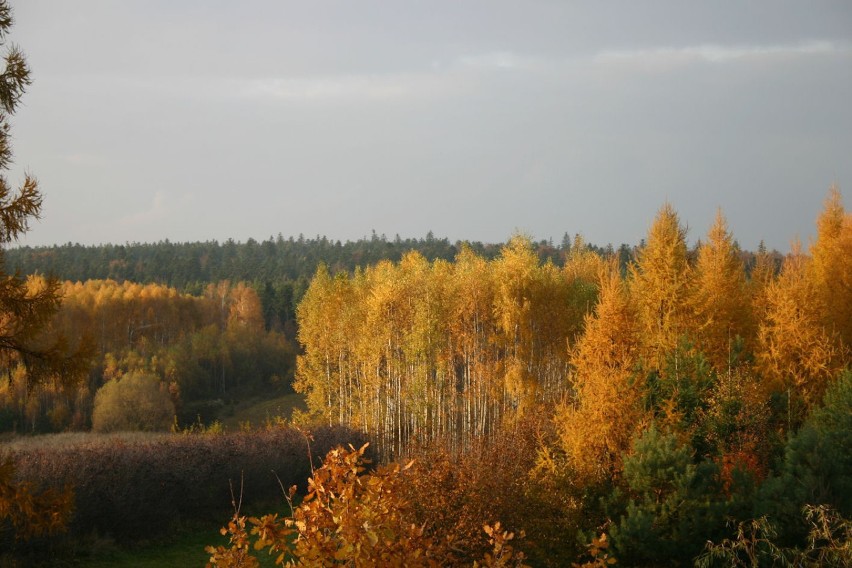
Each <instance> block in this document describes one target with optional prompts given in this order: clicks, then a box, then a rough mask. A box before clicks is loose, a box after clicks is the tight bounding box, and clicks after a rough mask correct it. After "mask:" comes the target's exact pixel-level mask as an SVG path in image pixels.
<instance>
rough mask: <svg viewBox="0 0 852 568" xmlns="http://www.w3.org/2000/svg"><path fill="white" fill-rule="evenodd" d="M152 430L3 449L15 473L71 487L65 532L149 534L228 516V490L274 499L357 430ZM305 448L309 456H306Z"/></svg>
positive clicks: (250, 500) (358, 440) (358, 439)
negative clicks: (89, 440)
mask: <svg viewBox="0 0 852 568" xmlns="http://www.w3.org/2000/svg"><path fill="white" fill-rule="evenodd" d="M310 438H311V441H310V442H309V440H308V435H306V434H305V433H302V432H300V431H297V430H295V429H292V428H269V429H266V430H259V431H253V432H240V433H233V434H219V435H210V434H200V435H199V434H195V435H171V436H154V437H150V438H141V439H140V438H129V439H125V438H122V437H109V438H106V439H104V441H102V442H95V443H85V444H77V445H66V446H60V447H55V446H49V445H41V446H33V447H31V448H30V447H27V446H26V445H24V446H19V447H17V448H15V449H14V450H12V451H10V452H7V454H8V455H10V457H12V459H14V461H15V463H16V466H17V472H16V474H17V476H18V477H19V478H20V479H29V480H33V479H35V480H40V481H41V482H42V483H43V484H44V485H45V486H48V487H49V486H56V487H65V486H69V485H70V487H72V489H73V492H74V513H73V516H72V519H71V522H70V527H69V528H70V532H71V534H72V536H75V537H80V536H84V535H89V534H95V533H96V534H98V535H109V536H111V537H113V538H115V539H116V540H118V541H123V542H127V541H135V540H140V539H145V540H147V539H150V538H152V537H155V536H157V535H158V534H162V533H165V532H168V531H169V530H170V529H171V528H172V527H174V526H175V525H176V524H178V523H181V522H185V521H197V520H209V519H211V518H217V517H221V516H222V515H223V514H227V512H228V510H229V506H230V503H231V491H232V488H233V489H234V491H242V495H243V503H245V504H246V506H249V507H251V506H252V505H259V504H266V503H270V502H272V501H274V500H276V499H277V500H279V501H280V500H281V499H282V493H281V487H282V486H283V487H289V486H291V485H297V486H299V487H300V488H304V487H305V483H306V480H307V479H308V477H309V476H310V474H311V463H312V462H313V463H315V464H319V463H322V457H323V456H324V455H325V454H326V453H327V452H328V451H329V450H330V449H331V448H333V447H335V446H337V445H340V444H349V443H351V444H359V445H360V444H363V443H364V442H365V441H366V440H365V439H364V437H363V436H362V435H360V434H358V433H356V432H354V431H351V430H348V429H346V428H342V427H322V428H316V429H314V430H313V431H312V432H311V433H310ZM309 453H310V456H309Z"/></svg>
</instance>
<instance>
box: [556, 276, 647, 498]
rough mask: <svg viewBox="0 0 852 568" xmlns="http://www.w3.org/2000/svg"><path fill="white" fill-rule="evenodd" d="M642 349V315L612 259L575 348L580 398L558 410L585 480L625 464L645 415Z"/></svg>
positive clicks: (576, 470)
mask: <svg viewBox="0 0 852 568" xmlns="http://www.w3.org/2000/svg"><path fill="white" fill-rule="evenodd" d="M639 349H640V342H639V327H638V322H637V315H636V313H635V310H634V308H633V306H632V305H631V302H630V298H629V297H628V294H627V290H626V287H625V284H624V282H623V281H622V280H621V277H620V275H619V273H618V267H617V266H616V264H615V263H614V262H612V263H610V264H609V266H608V267H606V268H605V269H602V270H601V275H600V300H599V302H598V304H597V306H596V307H595V309H594V313H592V314H589V315H587V316H586V325H585V332H584V334H583V336H582V337H581V338H580V340H579V342H578V343H577V345H576V347H575V349H574V350H573V353H572V355H573V356H572V363H573V366H574V369H575V389H576V400H575V401H572V402H570V403H565V404H562V405H560V407H559V408H558V410H557V412H556V416H555V422H556V426H557V431H558V434H559V445H560V446H561V449H562V451H563V452H564V453H565V456H566V458H567V461H568V467H569V468H570V470H571V471H572V473H573V474H574V475H576V476H577V479H578V480H580V482H581V483H583V484H588V483H594V482H597V481H603V480H604V479H606V478H607V477H608V476H610V475H612V474H614V473H616V472H617V471H619V470H620V468H621V455H622V453H624V452H625V451H627V450H628V448H629V446H630V440H631V439H632V437H633V434H634V432H635V429H636V428H637V426H638V425H639V424H640V423H641V421H642V418H643V410H642V404H641V385H640V384H639V383H638V382H636V381H637V377H638V376H639V375H638V374H634V371H635V367H636V364H637V361H638V356H639Z"/></svg>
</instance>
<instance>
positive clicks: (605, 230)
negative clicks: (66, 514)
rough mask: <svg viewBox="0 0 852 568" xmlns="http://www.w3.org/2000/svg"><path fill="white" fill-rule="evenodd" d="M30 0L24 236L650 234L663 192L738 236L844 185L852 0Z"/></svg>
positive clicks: (23, 130)
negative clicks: (33, 218)
mask: <svg viewBox="0 0 852 568" xmlns="http://www.w3.org/2000/svg"><path fill="white" fill-rule="evenodd" d="M14 7H15V14H16V17H17V24H16V26H15V28H14V29H13V33H12V36H11V39H12V40H13V41H15V42H16V43H19V44H20V45H21V46H22V48H23V49H24V51H25V52H26V53H27V54H28V57H29V59H30V63H31V65H32V67H33V70H34V79H35V83H34V84H33V86H32V88H31V89H30V92H29V93H28V94H27V96H26V97H25V103H24V107H23V108H22V109H21V111H20V112H19V114H18V116H17V117H16V119H15V124H14V127H13V128H14V134H15V150H16V155H17V157H18V165H19V166H20V167H21V168H24V167H26V168H28V169H30V170H32V171H33V172H35V173H36V174H37V175H38V176H39V178H40V180H41V182H42V188H43V190H44V192H45V195H46V209H45V219H44V221H43V222H41V223H39V224H38V225H36V227H35V228H34V230H33V231H31V233H30V234H29V235H28V236H27V238H26V242H28V243H33V244H38V243H53V242H65V241H69V240H70V241H81V242H123V241H126V240H160V239H164V238H169V239H172V240H197V239H209V238H216V239H220V240H224V239H227V238H229V237H234V238H237V239H245V238H248V237H254V238H265V237H267V236H269V235H274V234H277V233H279V232H281V233H283V234H284V235H290V234H298V233H304V234H306V235H315V234H325V235H328V236H329V237H331V238H335V239H338V238H339V239H347V238H358V237H360V236H364V235H368V234H369V233H370V231H371V230H373V229H375V230H376V231H377V232H378V233H380V234H381V233H385V234H387V235H388V236H392V235H394V234H396V233H399V234H400V235H403V236H420V235H425V233H426V232H427V231H428V230H433V231H434V232H435V233H436V234H438V235H447V236H449V237H450V238H452V239H456V238H459V239H475V240H490V241H497V240H503V239H505V238H506V237H507V236H508V235H509V234H510V233H511V232H512V231H514V230H515V229H522V230H526V231H527V232H529V233H531V234H533V235H535V236H537V237H539V238H547V237H554V238H555V239H557V240H558V239H559V238H561V235H562V233H563V232H565V231H568V232H572V233H573V232H582V233H583V234H585V235H586V237H587V239H588V240H590V241H592V242H597V243H606V242H613V243H615V244H618V243H620V242H630V243H635V242H637V241H638V240H639V239H640V238H641V237H642V236H643V234H644V232H645V230H646V229H647V227H648V225H649V224H650V222H651V219H652V218H653V215H654V213H655V212H656V210H657V208H658V207H659V206H660V205H661V204H662V203H663V201H664V200H669V201H671V202H672V203H673V204H674V205H675V207H676V208H677V209H678V210H679V211H680V213H681V216H682V218H683V220H684V222H686V223H688V224H689V225H690V228H691V231H690V236H691V238H693V239H695V238H698V237H699V236H701V234H702V233H703V232H704V231H705V230H706V228H707V226H708V225H709V224H710V222H711V221H712V219H713V215H714V214H715V209H716V207H717V206H721V207H722V208H723V210H724V211H725V213H726V215H727V216H728V217H729V220H730V225H731V228H732V230H733V231H734V234H735V236H736V237H737V238H739V240H740V241H741V242H742V243H743V245H744V246H748V247H754V246H756V244H757V242H758V240H760V239H765V240H766V241H767V242H768V243H769V244H770V246H775V247H778V248H786V246H787V243H788V241H789V239H790V238H792V237H793V236H794V234H796V233H798V234H800V235H802V236H803V237H807V235H809V234H812V233H813V230H814V228H813V220H814V217H815V215H816V214H817V212H818V210H819V208H820V207H821V202H822V199H823V197H824V195H825V193H826V190H827V188H828V185H829V184H830V183H831V182H832V181H839V182H840V185H841V189H846V188H848V187H852V182H850V181H849V180H850V179H852V163H850V161H849V160H848V148H850V147H852V110H850V106H849V104H848V101H849V100H852V31H850V30H852V9H850V8H849V6H848V4H846V3H841V2H817V3H799V2H750V3H748V4H742V3H739V2H713V3H706V4H701V5H696V4H694V3H689V4H686V3H680V2H648V3H642V4H641V5H640V4H636V3H633V2H623V3H614V4H613V3H559V2H556V3H551V2H508V1H505V2H504V1H497V2H493V1H489V2H484V1H483V2H478V1H471V2H463V3H460V2H416V1H412V2H399V3H396V2H394V3H387V2H375V1H370V0H367V1H365V2H357V3H352V2H337V1H330V2H310V3H303V2H299V3H296V2H271V1H260V0H256V1H247V2H244V3H233V2H224V1H218V0H216V1H206V2H201V1H191V0H187V1H185V2H166V1H153V0H151V1H144V2H143V1H141V0H140V1H127V2H111V1H107V0H100V1H99V0H81V1H80V2H75V3H66V2H58V1H51V0H28V1H27V2H19V3H17V5H15V6H14ZM19 173H20V172H19V171H16V172H13V174H19ZM846 191H847V194H848V195H852V191H850V190H849V189H846ZM847 203H848V204H849V206H850V208H852V199H849V198H847Z"/></svg>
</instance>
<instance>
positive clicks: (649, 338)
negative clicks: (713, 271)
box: [630, 203, 690, 369]
mask: <svg viewBox="0 0 852 568" xmlns="http://www.w3.org/2000/svg"><path fill="white" fill-rule="evenodd" d="M689 279H690V268H689V264H688V262H687V255H686V231H685V229H684V228H683V227H681V224H680V221H679V219H678V216H677V213H675V211H674V209H673V208H672V206H671V205H670V204H669V203H666V204H665V205H663V207H662V208H661V209H660V211H659V212H658V213H657V217H656V218H655V219H654V223H653V225H651V229H650V230H649V231H648V238H647V242H646V244H645V246H644V247H642V248H640V249H639V251H638V253H637V260H636V263H635V264H633V265H632V266H631V267H630V293H631V296H632V298H633V301H634V302H635V305H636V308H637V310H638V315H639V322H640V325H641V329H642V342H643V345H644V353H643V355H644V357H645V364H646V365H647V366H649V367H650V368H651V369H659V368H661V367H662V366H663V364H664V360H665V355H666V353H667V352H669V351H671V350H672V349H674V348H675V347H676V345H677V342H678V338H679V337H680V336H681V335H682V334H684V333H685V332H686V331H687V326H688V323H689V322H688V315H689V309H688V305H689V297H690V286H689V285H690V281H689Z"/></svg>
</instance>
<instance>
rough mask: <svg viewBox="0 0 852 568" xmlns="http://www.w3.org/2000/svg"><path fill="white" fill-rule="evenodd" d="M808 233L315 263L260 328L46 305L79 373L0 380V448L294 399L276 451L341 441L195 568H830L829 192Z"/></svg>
mask: <svg viewBox="0 0 852 568" xmlns="http://www.w3.org/2000/svg"><path fill="white" fill-rule="evenodd" d="M817 231H818V232H817V235H816V237H815V239H813V240H812V242H811V243H810V244H809V246H808V247H807V249H805V248H804V247H803V246H802V245H801V244H799V243H798V242H794V244H793V246H792V249H791V251H790V252H789V253H788V254H787V255H785V256H783V257H782V256H780V255H778V254H777V253H770V252H768V251H766V250H765V249H763V248H762V247H761V249H760V250H758V251H757V252H756V253H754V254H751V253H746V252H744V251H741V250H740V249H739V247H738V245H737V244H736V241H735V240H734V237H733V235H732V234H731V232H730V231H729V229H728V226H727V223H726V221H725V218H724V216H723V215H722V213H721V211H720V212H718V214H717V217H716V219H715V222H714V224H713V226H712V228H711V229H710V231H709V232H708V234H707V235H706V236H705V237H704V238H702V239H701V240H699V242H698V244H697V245H696V246H694V247H692V248H690V247H688V246H687V241H686V231H685V229H684V227H683V225H682V223H681V221H680V220H679V218H678V215H677V213H676V211H675V210H674V208H673V207H672V206H671V205H670V204H664V205H663V206H662V207H661V209H660V210H659V212H658V214H657V216H656V218H655V219H654V221H653V223H652V224H651V227H650V229H649V231H648V234H647V236H646V238H645V239H644V240H643V242H642V243H640V245H638V246H636V247H634V248H632V249H630V259H629V260H627V261H626V262H624V261H623V258H622V257H621V255H620V254H618V253H617V252H614V251H612V250H611V249H609V250H607V249H597V248H595V247H590V246H588V245H586V244H585V243H584V242H583V240H582V238H580V237H579V236H578V237H576V238H575V239H573V240H572V241H571V242H570V243H566V244H565V246H560V247H559V248H558V249H555V250H557V251H558V255H556V256H558V258H559V261H558V262H554V259H553V258H552V257H550V256H545V257H544V259H543V257H542V255H541V246H542V245H541V243H535V242H533V241H532V240H531V239H529V238H528V237H525V236H523V235H516V236H514V237H512V238H511V239H510V240H509V241H508V242H507V243H505V244H503V245H501V246H500V247H499V251H498V252H497V253H496V254H493V255H486V254H483V253H482V252H478V251H477V250H475V249H474V248H473V247H471V246H466V245H464V244H460V245H459V247H458V250H457V252H456V253H455V256H454V257H453V258H451V259H450V260H447V259H445V258H443V257H440V256H435V257H434V258H432V259H431V260H430V259H429V258H427V257H426V256H425V254H424V253H422V252H420V251H418V250H416V249H412V250H410V251H408V252H406V253H404V254H402V255H401V256H400V257H399V258H398V259H396V260H394V259H393V258H387V259H381V260H379V261H378V262H375V263H373V264H367V265H365V266H363V267H361V266H356V267H355V268H354V269H353V270H347V269H338V270H336V271H333V270H332V269H330V268H329V265H328V264H326V263H324V262H321V261H320V262H318V267H317V269H316V271H315V273H314V275H313V276H312V278H311V279H310V280H309V282H308V284H307V286H306V288H305V290H304V292H303V293H302V294H301V298H300V299H299V300H298V301H297V300H295V299H294V295H293V293H292V288H287V289H286V290H287V292H286V294H285V296H286V297H287V298H288V299H289V301H290V302H292V303H291V304H290V305H285V306H283V307H282V306H279V308H278V309H276V308H275V307H274V306H271V305H269V304H268V303H264V298H266V301H267V302H269V301H270V300H269V299H270V298H271V299H273V300H274V299H275V295H274V294H273V295H268V296H264V295H263V291H264V289H265V285H261V286H258V285H257V283H254V284H252V283H246V282H238V283H236V284H232V283H230V282H228V281H222V282H218V283H208V284H207V285H206V286H205V287H204V288H203V291H202V293H201V294H199V295H194V294H191V293H189V292H186V291H178V290H177V289H176V288H173V287H170V286H167V285H165V284H157V283H148V284H139V283H133V282H130V281H127V280H124V281H120V282H119V281H116V280H87V281H85V282H76V283H72V282H69V281H66V282H64V283H61V284H59V285H58V286H59V287H58V288H57V291H58V293H59V294H60V296H61V298H62V302H61V305H59V306H58V307H57V308H56V310H55V312H54V313H53V315H52V316H51V318H50V319H49V322H47V324H46V325H45V326H44V328H43V329H42V331H41V334H42V335H41V339H40V341H42V342H47V343H48V344H57V345H62V346H63V349H65V350H66V351H67V353H68V354H69V356H71V354H73V356H75V357H83V358H85V361H86V366H85V368H84V372H83V373H82V376H83V377H84V378H83V380H81V381H77V382H73V381H72V382H67V381H65V382H64V381H40V382H38V384H32V383H33V381H32V380H31V379H30V378H29V377H28V373H27V370H26V368H25V366H23V365H21V364H10V365H8V366H7V380H6V381H4V383H3V386H2V388H0V397H2V398H0V400H2V404H3V410H2V414H1V415H0V416H2V422H1V423H0V424H2V425H3V427H4V429H6V430H13V431H16V432H19V433H24V432H30V433H37V432H63V431H72V430H81V431H88V430H92V431H95V432H110V431H126V430H143V431H144V430H147V431H156V430H159V431H169V430H176V431H181V429H187V428H188V429H189V430H188V431H191V430H192V429H193V428H199V429H200V431H201V432H203V431H204V429H205V428H210V424H211V423H212V422H213V421H214V420H215V419H217V418H218V417H221V416H223V415H224V414H225V413H227V409H228V405H232V404H234V402H235V401H236V400H239V399H240V398H241V397H248V396H260V397H267V396H273V395H274V394H275V393H279V392H292V391H293V390H295V391H296V392H298V393H302V394H303V395H304V396H305V398H306V403H307V410H306V411H304V412H297V413H296V414H295V415H294V418H293V420H295V421H296V423H297V424H300V425H301V426H299V427H300V428H311V429H314V430H315V429H316V428H320V427H323V426H324V427H337V428H339V427H343V428H345V429H346V430H341V431H340V432H350V433H351V434H349V436H350V437H351V436H355V435H356V434H357V436H358V437H359V438H358V439H360V440H361V443H360V444H359V443H357V442H356V443H355V444H353V446H351V447H350V449H349V450H347V449H346V447H347V446H346V445H345V444H344V445H343V446H342V447H339V448H338V449H336V450H334V451H333V452H331V453H329V454H328V456H327V458H326V461H325V463H324V464H322V465H320V456H317V461H316V462H315V463H314V465H313V466H312V467H311V468H310V470H308V471H309V473H305V474H304V475H305V478H307V477H309V476H310V477H311V479H310V481H309V482H308V485H307V486H304V485H303V483H304V481H302V482H300V481H298V480H294V481H293V484H294V489H293V490H292V491H291V492H289V493H285V497H286V499H289V500H290V505H289V508H290V509H289V513H287V512H284V513H280V510H279V509H276V510H279V513H275V514H272V515H266V516H251V517H250V516H246V515H245V514H244V513H242V512H241V511H240V510H239V509H237V510H235V511H233V514H234V517H233V519H232V520H231V522H230V523H228V525H227V527H226V528H225V529H223V532H224V533H225V534H226V535H227V536H228V538H229V539H230V544H229V545H228V544H220V545H217V546H213V545H211V546H210V547H209V548H208V552H209V554H210V562H211V565H216V566H232V565H233V566H251V565H254V564H253V562H254V559H253V557H252V556H251V553H250V552H249V551H250V550H251V549H252V547H255V548H257V549H269V551H270V553H276V554H278V555H279V556H278V559H279V561H280V563H281V564H286V563H288V562H289V563H295V564H296V565H315V564H314V563H312V562H318V563H319V564H320V565H325V564H323V563H322V562H320V561H319V560H318V559H322V558H334V557H337V558H339V559H340V558H351V559H355V560H352V565H364V566H368V565H375V564H376V563H379V564H382V563H384V562H388V563H399V564H400V565H406V566H408V565H424V566H430V565H435V566H444V565H471V563H472V562H474V561H477V562H479V565H494V566H497V565H501V566H515V565H517V566H520V565H530V566H565V565H570V564H571V563H575V564H576V565H590V566H593V565H609V564H613V563H618V564H622V565H627V566H658V565H691V564H694V563H695V564H697V565H701V566H727V565H754V566H758V565H760V566H762V565H783V563H785V562H790V563H798V564H799V565H814V566H819V565H832V564H834V565H843V563H844V562H848V561H849V554H850V548H849V547H850V544H849V543H850V540H849V536H850V534H849V533H850V530H852V526H850V522H849V519H850V514H852V510H850V509H852V501H850V495H852V473H850V472H852V423H850V420H852V372H850V358H852V352H850V342H852V294H849V290H850V287H852V261H850V259H852V255H850V253H852V215H850V214H849V213H847V212H846V211H845V209H844V206H843V202H842V196H841V194H840V191H839V189H838V188H836V187H832V188H831V190H830V192H829V195H828V197H827V198H826V201H825V204H824V208H823V211H822V213H821V214H820V216H819V218H818V219H817ZM285 242H286V241H285ZM278 282H280V281H278ZM287 282H288V283H289V282H291V281H287ZM25 283H26V289H27V294H29V295H35V294H37V293H38V292H39V291H40V290H44V289H45V288H46V287H48V286H49V281H48V280H47V279H46V278H45V277H44V276H40V275H37V274H36V275H30V276H28V277H27V278H26V280H25ZM270 286H271V287H272V288H273V289H275V286H276V284H275V282H272V283H270ZM280 314H291V315H290V316H289V317H285V318H284V320H283V321H282V319H281V315H280ZM69 339H72V340H71V341H69ZM139 408H143V409H144V410H143V412H136V410H137V409H139ZM193 425H194V426H193ZM270 427H272V428H273V429H274V428H276V427H279V428H280V427H283V428H290V427H291V426H287V425H285V423H283V422H281V423H280V426H267V428H270ZM256 432H257V434H256V435H258V436H260V435H261V434H262V433H263V432H271V430H267V429H264V428H261V429H259V430H256ZM199 435H200V436H201V438H199V442H197V443H199V444H202V443H204V444H206V443H208V442H202V441H201V440H203V439H206V438H205V436H210V435H213V436H214V437H216V436H225V438H223V440H225V439H230V438H228V436H233V434H215V433H213V434H203V433H202V434H199ZM242 435H245V434H242ZM267 435H269V434H267ZM339 435H341V436H343V438H342V439H344V440H345V439H346V436H347V435H346V434H339ZM351 439H352V440H355V439H356V438H355V437H351ZM366 442H369V445H368V446H365V445H364V443H366ZM157 443H160V442H157ZM163 443H164V442H163ZM181 443H186V442H181ZM223 443H225V442H223ZM227 443H228V444H230V443H236V442H227ZM287 443H288V444H291V445H292V444H294V443H295V442H293V441H289V442H287ZM239 444H249V442H248V441H241V442H239ZM326 444H328V442H327V443H326ZM143 447H147V446H143ZM251 447H254V446H251ZM325 447H329V446H328V445H326V446H325ZM366 448H369V454H365V449H366ZM124 451H127V450H119V453H121V452H124ZM134 451H136V450H134ZM140 451H142V455H143V456H144V455H148V454H146V453H145V452H148V451H149V450H140ZM150 451H154V450H153V449H152V450H150ZM157 451H158V452H167V451H171V450H167V449H165V447H163V449H161V450H157ZM254 451H257V450H254ZM287 454H288V455H290V451H289V450H288V451H287ZM15 455H17V458H16V459H17V460H18V461H19V464H20V465H19V468H20V471H24V470H26V471H30V472H35V473H33V474H32V475H34V476H36V477H38V476H40V475H43V473H42V474H39V473H38V472H39V471H40V470H39V467H43V466H38V465H35V464H37V463H38V461H37V460H36V461H34V458H33V457H32V456H33V455H35V454H34V453H32V452H28V451H26V450H25V451H19V452H18V453H17V454H15ZM251 455H254V454H251ZM247 456H248V455H247ZM368 458H369V459H368ZM98 459H106V458H103V457H101V458H98ZM148 459H150V460H151V463H156V464H158V465H157V466H156V471H160V469H159V468H164V469H165V470H168V469H169V467H170V466H169V464H168V463H161V462H160V461H158V460H156V459H153V458H148ZM244 459H245V460H246V462H245V463H249V462H250V461H251V460H253V459H258V458H255V457H246V458H244ZM263 459H267V460H268V459H270V458H268V457H264V458H263ZM371 460H372V462H373V463H372V465H371V464H370V463H369V462H370V461H371ZM69 463H73V460H71V462H69ZM264 463H266V462H264ZM63 467H64V470H63V471H65V473H63V474H61V475H58V477H59V478H62V477H63V476H64V477H65V478H67V479H69V480H70V479H76V480H77V481H76V483H77V484H80V483H81V480H82V479H84V477H80V476H81V475H82V474H80V473H79V472H78V473H73V472H74V471H77V470H76V469H74V467H76V466H73V465H66V466H63ZM294 467H295V466H294ZM299 467H300V468H303V469H302V470H303V471H304V467H305V466H304V465H301V466H299ZM152 475H153V474H152ZM156 475H162V474H160V473H157V474H156ZM74 476H77V477H74ZM55 481H59V480H58V479H57V480H55ZM255 483H258V484H259V485H260V484H261V482H259V481H255ZM73 486H74V484H73V483H71V484H69V486H68V487H69V489H68V490H69V491H73ZM62 487H63V486H62V485H61V484H58V483H56V482H54V484H53V485H50V486H49V487H48V488H46V489H45V491H53V492H54V494H59V493H58V492H60V491H61V490H62ZM267 495H268V494H267ZM300 496H301V497H300ZM279 498H280V495H279ZM299 499H303V500H302V501H301V502H300V501H299ZM221 504H222V505H223V506H224V507H223V508H222V509H218V510H219V511H220V512H219V513H216V514H222V511H223V509H226V507H227V498H225V497H223V498H222V503H221ZM273 509H274V507H273ZM338 509H339V511H338ZM215 510H217V509H216V508H215V507H213V508H206V509H203V511H204V512H205V513H206V514H210V512H211V511H215ZM335 511H337V512H335ZM71 518H73V516H72V517H71ZM365 523H366V525H365ZM74 526H76V525H74V521H72V527H74ZM363 526H375V530H373V531H369V530H368V531H364V530H360V529H358V527H363ZM483 527H485V530H483ZM415 528H416V530H415ZM75 530H79V529H75ZM113 530H119V529H118V528H117V527H116V526H114V527H113ZM412 531H413V532H412ZM78 538H79V535H78ZM401 541H404V542H406V543H409V544H408V545H407V546H404V547H401V546H400V545H399V543H400V542H401ZM211 542H213V538H212V537H211ZM415 552H416V554H415V555H414V556H411V554H414V553H415ZM335 555H336V556H335ZM311 559H314V560H311ZM391 559H393V560H391ZM737 562H739V563H740V564H736V563H737ZM489 563H490V564H489Z"/></svg>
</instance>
